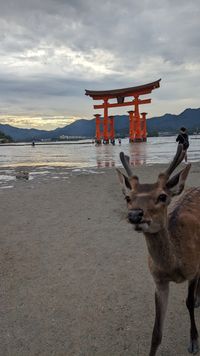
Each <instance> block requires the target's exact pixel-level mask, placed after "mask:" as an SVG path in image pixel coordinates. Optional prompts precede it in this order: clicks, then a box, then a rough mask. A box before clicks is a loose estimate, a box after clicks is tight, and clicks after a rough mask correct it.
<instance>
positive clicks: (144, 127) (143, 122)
mask: <svg viewBox="0 0 200 356" xmlns="http://www.w3.org/2000/svg"><path fill="white" fill-rule="evenodd" d="M141 115H142V119H141V129H142V130H141V131H142V141H144V142H146V140H147V123H146V115H147V113H146V112H142V113H141Z"/></svg>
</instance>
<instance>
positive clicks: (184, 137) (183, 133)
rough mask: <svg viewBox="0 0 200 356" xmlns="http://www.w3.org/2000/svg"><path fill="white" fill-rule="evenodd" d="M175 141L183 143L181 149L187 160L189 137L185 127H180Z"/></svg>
mask: <svg viewBox="0 0 200 356" xmlns="http://www.w3.org/2000/svg"><path fill="white" fill-rule="evenodd" d="M176 142H178V143H181V144H182V145H183V149H184V151H185V162H187V149H188V147H189V137H188V134H187V130H186V128H185V127H181V128H180V131H179V134H178V136H177V138H176Z"/></svg>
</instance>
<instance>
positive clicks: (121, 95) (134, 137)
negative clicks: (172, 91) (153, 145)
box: [85, 79, 161, 143]
mask: <svg viewBox="0 0 200 356" xmlns="http://www.w3.org/2000/svg"><path fill="white" fill-rule="evenodd" d="M160 81H161V79H159V80H157V81H155V82H152V83H148V84H144V85H139V86H136V87H131V88H123V89H114V90H100V91H99V90H98V91H97V90H87V89H85V95H88V96H90V97H91V98H92V99H93V100H103V103H102V104H98V105H94V109H103V110H104V117H103V133H101V130H100V124H101V119H100V117H101V115H100V114H96V115H95V118H96V142H97V143H101V139H102V137H103V140H104V142H105V143H109V139H111V140H112V139H114V116H108V109H109V108H116V107H120V106H130V105H131V106H133V107H134V110H133V111H132V110H131V111H128V113H129V122H130V125H129V141H130V142H141V141H146V114H147V113H146V112H143V113H141V116H140V112H139V105H141V104H150V103H151V99H140V98H139V97H140V95H145V94H150V93H151V92H152V90H153V89H156V88H159V87H160ZM126 97H133V99H132V100H131V101H125V98H126ZM109 99H117V102H116V103H113V102H112V103H110V102H109ZM109 126H110V130H109Z"/></svg>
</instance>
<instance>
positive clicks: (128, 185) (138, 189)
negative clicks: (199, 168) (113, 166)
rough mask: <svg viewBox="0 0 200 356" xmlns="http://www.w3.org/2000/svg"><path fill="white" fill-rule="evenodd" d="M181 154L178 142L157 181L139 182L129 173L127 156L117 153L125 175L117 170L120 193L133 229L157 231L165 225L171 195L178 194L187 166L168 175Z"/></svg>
mask: <svg viewBox="0 0 200 356" xmlns="http://www.w3.org/2000/svg"><path fill="white" fill-rule="evenodd" d="M184 155H185V151H184V150H183V146H182V145H178V148H177V152H176V154H175V156H174V159H173V161H172V162H171V164H170V165H169V167H168V168H167V170H166V171H165V172H163V173H160V174H159V176H158V179H157V182H155V183H153V184H140V182H139V178H138V177H137V176H135V175H133V173H132V170H131V167H130V165H129V157H128V156H126V155H125V154H124V153H123V152H121V153H120V159H121V162H122V164H123V166H124V168H125V170H126V172H127V175H128V177H127V176H125V175H124V174H123V173H122V172H121V171H120V170H119V169H117V173H118V177H119V181H120V184H121V186H122V192H123V194H124V196H125V200H126V202H127V207H128V220H129V222H130V223H131V224H133V225H134V227H135V230H137V231H143V232H147V233H157V232H159V231H160V230H161V229H163V228H165V227H166V224H167V207H168V205H169V203H170V202H171V199H172V198H173V197H174V196H175V195H179V194H181V192H182V191H183V189H184V186H185V181H186V178H187V176H188V173H189V170H190V167H191V165H190V164H188V165H187V166H186V167H185V168H184V169H182V170H181V171H180V172H178V173H177V174H175V175H174V176H173V177H171V174H172V173H173V171H174V170H175V168H176V167H177V166H178V165H179V164H180V163H181V161H182V160H183V158H184Z"/></svg>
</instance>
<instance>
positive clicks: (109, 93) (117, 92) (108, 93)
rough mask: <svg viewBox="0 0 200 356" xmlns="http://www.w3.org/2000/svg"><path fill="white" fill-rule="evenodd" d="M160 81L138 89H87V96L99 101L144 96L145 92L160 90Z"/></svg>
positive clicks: (140, 86) (137, 87)
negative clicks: (105, 98) (134, 95)
mask: <svg viewBox="0 0 200 356" xmlns="http://www.w3.org/2000/svg"><path fill="white" fill-rule="evenodd" d="M160 81H161V79H158V80H156V81H155V82H152V83H148V84H144V85H139V86H136V87H130V88H122V89H114V90H87V89H85V95H89V96H90V97H92V98H93V99H97V97H98V99H99V98H101V97H102V98H104V97H107V98H116V97H120V96H123V97H125V96H131V95H133V94H142V93H144V94H145V92H147V93H151V91H152V90H153V89H156V88H159V87H160Z"/></svg>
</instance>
